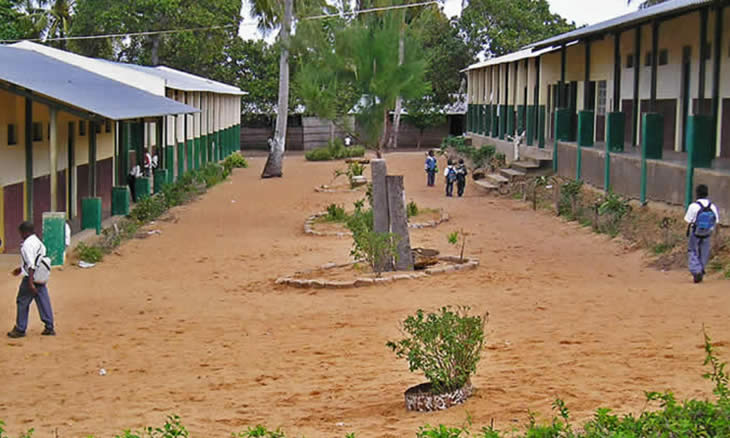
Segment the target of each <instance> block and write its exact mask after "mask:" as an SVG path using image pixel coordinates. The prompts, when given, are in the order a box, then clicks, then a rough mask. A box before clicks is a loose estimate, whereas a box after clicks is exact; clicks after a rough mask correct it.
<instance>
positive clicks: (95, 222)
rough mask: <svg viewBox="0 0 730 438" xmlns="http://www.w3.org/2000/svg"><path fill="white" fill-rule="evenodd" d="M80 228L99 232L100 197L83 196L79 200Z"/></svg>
mask: <svg viewBox="0 0 730 438" xmlns="http://www.w3.org/2000/svg"><path fill="white" fill-rule="evenodd" d="M81 229H82V230H96V234H97V235H99V234H101V198H83V199H82V200H81Z"/></svg>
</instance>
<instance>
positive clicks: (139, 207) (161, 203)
mask: <svg viewBox="0 0 730 438" xmlns="http://www.w3.org/2000/svg"><path fill="white" fill-rule="evenodd" d="M166 210H167V203H166V202H165V199H164V198H163V197H162V196H149V197H147V198H144V199H142V200H140V201H138V202H137V204H136V205H135V206H134V208H133V209H132V211H130V212H129V217H131V218H132V219H134V220H136V221H137V222H140V223H145V222H150V221H153V220H155V219H157V218H158V217H160V216H161V215H162V214H163V213H164V212H165V211H166Z"/></svg>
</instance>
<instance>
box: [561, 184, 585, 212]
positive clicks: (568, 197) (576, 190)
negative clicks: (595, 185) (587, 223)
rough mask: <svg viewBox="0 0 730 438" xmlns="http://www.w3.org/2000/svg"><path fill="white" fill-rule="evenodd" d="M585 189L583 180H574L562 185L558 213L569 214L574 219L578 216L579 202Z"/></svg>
mask: <svg viewBox="0 0 730 438" xmlns="http://www.w3.org/2000/svg"><path fill="white" fill-rule="evenodd" d="M582 190H583V181H580V180H574V181H568V182H567V183H565V184H563V185H562V186H560V200H559V201H558V215H560V216H567V217H568V218H569V219H570V220H574V219H576V218H577V216H578V203H579V202H580V198H581V193H582Z"/></svg>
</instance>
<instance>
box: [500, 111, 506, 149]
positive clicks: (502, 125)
mask: <svg viewBox="0 0 730 438" xmlns="http://www.w3.org/2000/svg"><path fill="white" fill-rule="evenodd" d="M506 132H507V105H500V106H499V139H500V140H504V135H505V133H506Z"/></svg>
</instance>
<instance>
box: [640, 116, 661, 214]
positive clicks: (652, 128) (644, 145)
mask: <svg viewBox="0 0 730 438" xmlns="http://www.w3.org/2000/svg"><path fill="white" fill-rule="evenodd" d="M663 145H664V118H663V117H662V115H661V114H658V113H645V114H644V115H643V117H642V123H641V187H640V195H639V198H640V201H641V204H642V205H643V204H646V184H647V165H646V160H648V159H654V160H661V159H662V146H663Z"/></svg>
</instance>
